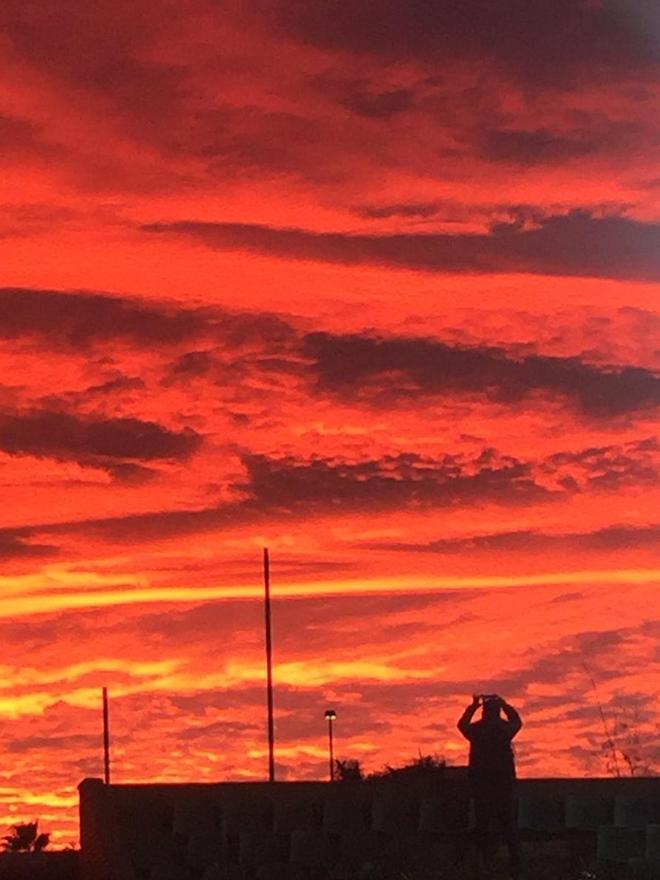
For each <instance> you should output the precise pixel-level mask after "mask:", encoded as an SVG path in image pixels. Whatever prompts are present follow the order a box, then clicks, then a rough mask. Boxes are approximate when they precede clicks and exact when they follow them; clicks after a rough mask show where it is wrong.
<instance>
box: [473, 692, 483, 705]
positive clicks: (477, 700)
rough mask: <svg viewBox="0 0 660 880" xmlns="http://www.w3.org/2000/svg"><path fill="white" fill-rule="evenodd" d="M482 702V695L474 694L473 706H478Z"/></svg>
mask: <svg viewBox="0 0 660 880" xmlns="http://www.w3.org/2000/svg"><path fill="white" fill-rule="evenodd" d="M480 701H481V694H472V705H473V706H478V705H479V702H480Z"/></svg>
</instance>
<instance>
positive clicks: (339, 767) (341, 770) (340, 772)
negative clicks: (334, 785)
mask: <svg viewBox="0 0 660 880" xmlns="http://www.w3.org/2000/svg"><path fill="white" fill-rule="evenodd" d="M335 779H337V780H338V781H339V782H360V781H361V780H362V779H364V770H363V769H362V766H361V764H360V762H359V761H357V760H356V759H355V758H346V760H345V761H335Z"/></svg>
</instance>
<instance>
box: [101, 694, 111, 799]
mask: <svg viewBox="0 0 660 880" xmlns="http://www.w3.org/2000/svg"><path fill="white" fill-rule="evenodd" d="M103 767H104V779H105V784H106V785H110V719H109V712H108V689H107V687H104V688H103Z"/></svg>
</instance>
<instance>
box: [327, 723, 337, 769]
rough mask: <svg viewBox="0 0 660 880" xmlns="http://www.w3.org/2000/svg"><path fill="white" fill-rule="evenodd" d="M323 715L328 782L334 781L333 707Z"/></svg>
mask: <svg viewBox="0 0 660 880" xmlns="http://www.w3.org/2000/svg"><path fill="white" fill-rule="evenodd" d="M325 717H326V718H327V719H328V761H329V764H330V782H334V781H335V756H334V751H333V742H332V722H333V721H334V720H335V718H336V717H337V713H336V712H335V710H334V709H326V710H325Z"/></svg>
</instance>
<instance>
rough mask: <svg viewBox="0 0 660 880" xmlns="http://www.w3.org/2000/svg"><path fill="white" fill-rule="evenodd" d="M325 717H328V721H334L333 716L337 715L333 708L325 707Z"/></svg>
mask: <svg viewBox="0 0 660 880" xmlns="http://www.w3.org/2000/svg"><path fill="white" fill-rule="evenodd" d="M325 717H326V718H327V719H328V721H334V720H335V718H336V717H337V713H336V712H335V710H334V709H326V710H325Z"/></svg>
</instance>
